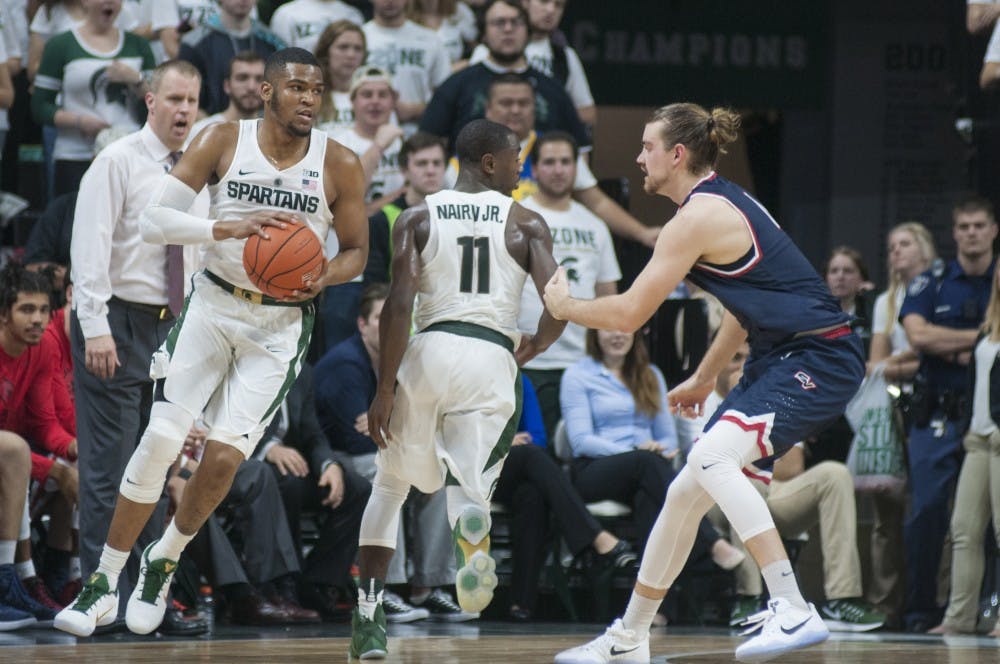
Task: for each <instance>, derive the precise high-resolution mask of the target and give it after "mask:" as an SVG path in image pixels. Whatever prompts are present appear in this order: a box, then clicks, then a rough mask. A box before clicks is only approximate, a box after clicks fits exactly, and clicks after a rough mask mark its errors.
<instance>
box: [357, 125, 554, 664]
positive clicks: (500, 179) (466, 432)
mask: <svg viewBox="0 0 1000 664" xmlns="http://www.w3.org/2000/svg"><path fill="white" fill-rule="evenodd" d="M456 148H457V152H458V158H459V160H460V162H461V171H460V174H459V177H458V181H457V183H456V184H455V189H454V190H446V191H441V192H438V193H436V194H431V195H430V196H428V197H427V198H426V199H425V200H424V202H423V203H421V204H420V205H417V206H415V207H411V208H409V209H407V210H406V211H405V212H403V214H401V215H400V216H399V218H398V219H397V221H396V223H395V225H394V226H393V247H394V250H393V252H394V253H393V259H392V285H391V287H390V290H389V297H388V298H387V299H386V301H385V305H384V306H383V308H382V317H381V319H380V321H379V326H380V342H381V349H382V350H381V354H380V356H379V371H378V375H379V382H378V388H377V391H376V393H375V400H374V401H373V402H372V404H371V408H369V410H368V421H369V424H368V427H369V431H370V432H371V436H372V440H374V441H375V444H376V445H378V447H379V448H380V449H379V453H378V457H377V459H376V466H377V470H376V473H375V480H374V482H373V483H372V495H371V498H370V499H369V501H368V506H367V508H366V509H365V514H364V517H363V518H362V521H361V536H360V538H359V541H360V545H361V548H360V551H359V564H360V567H361V584H360V585H361V587H360V588H359V589H358V607H357V608H356V609H355V612H354V617H353V621H352V635H351V647H350V653H351V656H352V657H359V658H361V659H381V658H382V657H385V655H386V633H385V625H386V621H385V613H384V611H383V609H382V592H383V586H384V580H385V576H386V571H387V568H388V565H389V560H390V559H391V558H392V554H393V549H394V548H395V546H396V528H397V524H398V521H399V510H400V507H402V505H403V501H405V500H406V496H407V494H408V493H409V491H410V487H411V486H415V487H416V488H417V489H418V490H420V491H422V492H424V493H433V492H435V491H437V490H438V489H440V488H441V487H442V486H446V487H447V488H446V496H447V502H448V521H449V523H450V524H451V527H452V532H453V533H454V537H455V556H456V561H455V562H456V567H457V568H458V572H457V573H456V586H457V592H458V603H459V605H461V607H462V610H464V611H469V612H473V613H474V612H478V611H481V610H482V609H484V608H486V606H487V605H488V604H489V602H490V600H491V599H492V597H493V588H494V587H495V586H496V583H497V577H496V573H495V570H496V563H495V562H494V560H493V559H492V558H491V557H490V555H489V531H490V517H489V514H490V506H489V501H490V496H491V495H492V493H493V490H494V488H495V487H496V483H497V479H498V477H499V475H500V469H501V467H502V466H503V462H504V459H505V458H506V456H507V452H508V451H509V450H510V446H511V442H512V440H513V437H514V432H515V431H516V425H517V422H518V419H519V418H520V415H521V387H520V386H521V382H520V376H519V375H518V368H517V367H518V364H520V363H523V362H525V361H527V360H528V359H530V358H532V357H534V356H535V355H537V354H538V353H540V352H541V351H543V350H544V349H545V348H547V347H548V346H549V344H551V343H552V342H553V341H554V340H555V339H556V338H557V337H558V336H559V334H560V333H561V332H562V330H563V328H564V327H565V325H566V324H565V323H560V322H558V321H556V320H554V319H553V318H552V316H550V315H549V314H548V313H547V312H544V311H543V312H542V314H541V316H540V319H539V321H538V332H537V334H535V336H534V337H527V336H525V337H522V336H521V334H520V333H519V332H518V331H517V313H518V309H519V308H520V301H521V291H522V289H523V287H524V282H525V279H526V278H527V277H528V276H529V275H530V277H531V279H532V281H534V283H535V288H537V289H538V291H539V293H541V289H542V288H543V287H544V285H545V282H546V280H547V279H548V276H546V275H552V274H553V273H554V272H555V269H556V262H555V259H554V258H553V257H552V236H551V233H550V232H549V229H548V226H546V224H545V221H544V220H543V219H542V217H541V216H539V215H538V214H537V213H536V212H532V211H530V210H528V209H527V208H524V207H521V206H520V205H519V204H517V203H515V202H514V200H513V199H512V198H511V197H510V193H511V191H512V190H513V188H514V187H515V186H516V185H517V179H518V172H519V170H520V169H519V164H518V151H519V145H518V141H517V137H516V136H515V135H514V133H513V132H512V131H511V130H510V129H508V128H507V127H504V126H503V125H501V124H498V123H495V122H491V121H489V120H474V121H472V122H470V123H469V124H467V125H466V126H465V127H464V128H463V129H462V131H461V132H460V133H459V135H458V138H457V141H456ZM414 297H418V299H417V304H416V311H415V312H414V311H413V309H414V304H413V299H414ZM411 314H414V315H412V316H411ZM411 320H412V321H413V323H414V327H415V328H416V329H417V330H418V333H417V334H415V335H413V337H412V338H411V337H410V321H411ZM518 342H520V346H518ZM515 348H517V352H516V353H515V351H514V349H515Z"/></svg>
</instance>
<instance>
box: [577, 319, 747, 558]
mask: <svg viewBox="0 0 1000 664" xmlns="http://www.w3.org/2000/svg"><path fill="white" fill-rule="evenodd" d="M634 342H635V335H634V334H631V333H628V332H615V331H604V330H600V331H598V330H588V331H587V355H588V356H589V357H585V358H584V359H582V360H580V361H579V362H577V363H576V364H574V365H572V366H570V367H569V368H568V369H566V372H565V373H564V374H563V377H562V383H561V386H560V394H559V401H560V404H561V406H562V413H563V420H564V421H565V423H566V434H567V436H568V437H569V443H570V447H572V449H573V476H574V485H575V486H576V488H577V491H579V492H580V495H581V496H582V497H583V499H584V500H585V501H586V502H588V503H590V502H596V501H600V500H615V501H618V502H621V503H625V504H627V505H631V506H632V510H633V514H634V519H635V522H636V530H637V532H638V534H639V542H637V544H638V545H640V546H644V545H645V542H646V538H647V537H648V535H649V531H650V530H651V529H652V527H653V523H654V521H655V520H656V517H657V515H658V514H659V513H660V508H661V507H662V506H663V501H664V499H665V498H666V495H667V487H668V486H669V485H670V482H671V481H673V479H674V470H673V463H672V461H671V459H673V457H674V456H676V454H677V432H676V429H675V428H674V421H673V418H672V417H671V416H670V411H669V410H668V409H667V385H666V381H665V380H664V379H663V374H662V373H661V372H660V370H659V368H657V367H656V366H654V365H653V364H651V363H650V361H649V351H648V350H647V349H646V344H645V342H643V341H642V340H640V341H639V342H638V343H634ZM702 555H710V556H711V558H712V560H713V561H714V562H715V563H716V564H718V565H719V566H720V567H723V568H724V569H733V568H734V567H736V566H737V565H738V564H739V563H740V562H741V561H742V560H743V554H742V553H740V552H739V551H738V550H736V549H735V548H733V547H732V545H730V544H729V543H728V542H726V541H725V540H724V539H723V538H721V537H720V536H719V533H718V532H717V531H716V530H715V528H713V527H712V525H711V524H710V523H709V522H708V520H707V519H702V522H701V525H700V526H699V529H698V538H697V541H696V543H695V548H694V550H693V551H692V558H697V557H699V556H702Z"/></svg>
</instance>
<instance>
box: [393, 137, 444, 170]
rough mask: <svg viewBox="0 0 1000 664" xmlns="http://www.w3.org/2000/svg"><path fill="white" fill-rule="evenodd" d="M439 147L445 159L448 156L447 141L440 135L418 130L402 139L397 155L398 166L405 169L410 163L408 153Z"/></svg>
mask: <svg viewBox="0 0 1000 664" xmlns="http://www.w3.org/2000/svg"><path fill="white" fill-rule="evenodd" d="M435 145H436V146H438V147H439V148H441V152H442V153H443V154H444V156H445V159H446V160H447V158H448V143H447V141H445V140H444V139H443V138H441V137H440V136H435V135H434V134H429V133H427V132H426V131H418V132H416V133H415V134H413V135H412V136H410V137H409V138H408V139H406V140H405V141H403V145H402V146H401V147H400V148H399V157H398V159H397V161H398V162H399V168H400V169H403V170H405V169H406V167H407V166H408V165H409V163H410V155H411V154H413V153H415V152H420V151H421V150H425V149H427V148H432V147H434V146H435Z"/></svg>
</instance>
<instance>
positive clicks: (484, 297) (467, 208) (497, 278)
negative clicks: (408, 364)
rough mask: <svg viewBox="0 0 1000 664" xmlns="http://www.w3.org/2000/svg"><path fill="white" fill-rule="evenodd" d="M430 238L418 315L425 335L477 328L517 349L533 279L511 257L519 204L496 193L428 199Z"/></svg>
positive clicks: (447, 192)
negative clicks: (448, 324) (446, 328)
mask: <svg viewBox="0 0 1000 664" xmlns="http://www.w3.org/2000/svg"><path fill="white" fill-rule="evenodd" d="M426 203H427V210H428V212H429V214H430V236H429V237H428V238H427V246H426V247H424V250H423V251H422V252H421V253H420V259H421V262H422V263H423V269H422V271H421V276H420V290H419V292H418V293H417V302H416V307H415V310H414V316H413V318H414V323H415V325H416V328H417V329H418V330H422V329H424V328H425V327H427V326H428V325H431V324H432V323H438V322H441V321H462V322H466V323H475V324H477V325H482V326H483V327H488V328H490V329H492V330H496V331H498V332H501V333H502V334H505V335H507V336H508V337H510V338H511V340H513V342H514V344H515V345H517V344H518V343H519V342H520V339H521V335H520V332H518V331H517V312H518V309H519V308H520V305H521V290H522V289H523V288H524V281H525V279H526V277H527V275H528V273H527V272H525V270H524V268H522V267H521V266H520V265H519V264H518V262H517V261H516V260H514V257H513V256H511V255H510V252H508V251H507V240H506V237H505V230H506V228H507V217H508V215H509V214H510V206H511V205H512V204H513V203H514V199H513V198H510V197H509V196H504V195H503V194H501V193H499V192H496V191H483V192H479V193H475V194H469V193H465V192H460V191H452V190H445V191H441V192H438V193H436V194H431V195H430V196H428V197H427V199H426Z"/></svg>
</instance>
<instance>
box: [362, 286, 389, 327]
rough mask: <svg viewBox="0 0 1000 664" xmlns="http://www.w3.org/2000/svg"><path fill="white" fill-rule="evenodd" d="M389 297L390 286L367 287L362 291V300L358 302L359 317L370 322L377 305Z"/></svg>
mask: <svg viewBox="0 0 1000 664" xmlns="http://www.w3.org/2000/svg"><path fill="white" fill-rule="evenodd" d="M387 297H389V284H383V283H373V284H368V285H367V286H365V288H364V290H362V291H361V299H360V300H358V317H359V318H362V319H364V320H366V321H367V320H368V317H369V316H371V315H372V310H373V309H375V303H376V302H378V301H380V300H385V299H386V298H387Z"/></svg>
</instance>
